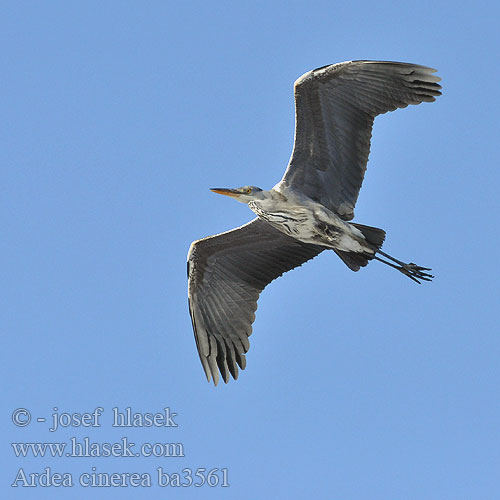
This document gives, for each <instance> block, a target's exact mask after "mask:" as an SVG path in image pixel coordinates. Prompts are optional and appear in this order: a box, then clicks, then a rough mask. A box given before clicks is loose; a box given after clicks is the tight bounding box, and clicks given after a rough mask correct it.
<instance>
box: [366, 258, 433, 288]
mask: <svg viewBox="0 0 500 500" xmlns="http://www.w3.org/2000/svg"><path fill="white" fill-rule="evenodd" d="M377 253H379V254H380V255H383V256H384V257H387V258H388V259H390V260H392V261H393V262H395V263H396V264H397V265H396V264H393V263H392V262H388V261H386V260H384V259H381V258H380V257H377V256H375V257H373V258H374V259H376V260H378V261H379V262H383V263H384V264H387V265H388V266H391V267H393V268H394V269H397V270H398V271H400V272H401V273H403V274H404V275H405V276H408V278H410V279H412V280H413V281H415V282H416V283H419V284H420V281H419V280H423V281H431V280H432V278H434V276H433V275H432V274H429V273H426V272H424V271H430V268H428V267H420V266H417V265H416V264H414V263H413V262H410V263H409V264H406V263H405V262H401V261H400V260H398V259H395V258H394V257H391V256H390V255H389V254H387V253H385V252H382V250H377Z"/></svg>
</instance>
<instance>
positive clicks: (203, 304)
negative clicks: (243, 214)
mask: <svg viewBox="0 0 500 500" xmlns="http://www.w3.org/2000/svg"><path fill="white" fill-rule="evenodd" d="M322 250H324V247H321V246H318V245H311V244H308V243H302V242H300V241H298V240H295V239H294V238H291V237H290V236H287V235H286V234H283V233H281V232H280V231H278V230H277V229H274V228H273V227H272V226H271V225H269V224H268V223H267V222H264V221H262V220H260V219H254V220H253V221H251V222H249V223H248V224H245V225H244V226H241V227H238V228H236V229H233V230H231V231H228V232H225V233H221V234H217V235H215V236H209V237H208V238H204V239H202V240H198V241H195V242H193V243H192V244H191V248H190V249H189V253H188V299H189V312H190V314H191V320H192V322H193V329H194V335H195V339H196V345H197V347H198V353H199V355H200V359H201V363H202V365H203V369H204V370H205V374H206V376H207V379H208V381H209V382H210V379H211V378H213V380H214V383H215V385H217V382H218V381H219V371H220V373H221V375H222V378H223V379H224V382H227V381H228V380H229V374H231V375H232V376H233V378H235V379H236V378H237V377H238V366H239V367H240V368H241V369H242V370H243V369H244V368H245V364H246V361H245V353H246V352H247V351H248V349H249V347H250V343H249V341H248V337H249V335H250V334H251V333H252V323H253V321H254V319H255V310H256V309H257V299H258V298H259V294H260V292H261V291H262V290H263V289H264V287H265V286H266V285H267V284H268V283H270V282H271V281H272V280H274V279H275V278H278V277H279V276H281V275H282V274H283V273H285V272H287V271H289V270H291V269H293V268H294V267H297V266H300V265H301V264H303V263H304V262H306V261H307V260H309V259H312V258H313V257H315V256H316V255H318V254H319V253H320V252H321V251H322Z"/></svg>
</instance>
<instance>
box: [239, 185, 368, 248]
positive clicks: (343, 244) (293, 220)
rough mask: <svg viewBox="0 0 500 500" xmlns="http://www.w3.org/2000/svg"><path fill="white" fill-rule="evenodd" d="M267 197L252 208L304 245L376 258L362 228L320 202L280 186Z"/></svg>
mask: <svg viewBox="0 0 500 500" xmlns="http://www.w3.org/2000/svg"><path fill="white" fill-rule="evenodd" d="M266 194H267V197H266V198H264V199H256V200H253V201H250V202H249V203H248V207H249V208H250V209H251V210H252V211H253V212H254V213H255V214H256V215H257V216H258V217H259V218H260V219H261V220H264V221H266V222H267V223H269V224H271V226H273V227H274V228H276V229H278V231H281V232H282V233H284V234H286V235H288V236H291V237H292V238H295V239H297V240H299V241H302V242H304V243H312V244H315V245H322V246H324V247H326V248H332V249H337V250H341V251H345V252H359V253H365V252H366V253H369V254H373V255H375V251H374V249H373V248H372V247H371V246H370V245H369V244H367V242H366V239H365V237H364V236H363V233H362V232H361V231H360V230H359V229H357V228H356V227H355V226H353V225H352V224H350V223H348V222H346V221H343V220H342V219H341V218H340V217H339V216H338V215H336V214H335V213H334V212H332V211H331V210H329V209H328V208H326V207H324V206H323V205H321V204H320V203H317V202H315V201H314V200H311V199H310V198H308V197H306V196H303V195H301V194H300V193H295V192H294V191H293V190H291V189H284V188H283V187H281V186H279V185H278V186H277V187H275V188H273V189H271V190H270V191H267V192H266Z"/></svg>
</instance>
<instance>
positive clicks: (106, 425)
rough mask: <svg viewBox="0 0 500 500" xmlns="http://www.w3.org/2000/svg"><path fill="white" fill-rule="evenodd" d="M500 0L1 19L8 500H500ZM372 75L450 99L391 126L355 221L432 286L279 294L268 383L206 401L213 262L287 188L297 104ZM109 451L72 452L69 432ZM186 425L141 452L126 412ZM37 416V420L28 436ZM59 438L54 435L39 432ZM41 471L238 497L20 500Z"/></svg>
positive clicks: (213, 6)
mask: <svg viewBox="0 0 500 500" xmlns="http://www.w3.org/2000/svg"><path fill="white" fill-rule="evenodd" d="M498 18H499V11H498V6H497V5H496V3H495V2H467V1H465V2H461V3H460V4H457V3H456V2H451V1H449V2H448V1H433V2H426V1H423V2H419V3H418V4H415V3H411V2H399V1H398V2H396V1H378V2H363V1H353V2H332V1H324V2H323V1H310V2H295V1H286V2H285V1H283V2H281V1H271V2H229V1H218V2H201V1H196V2H183V3H180V2H170V1H150V2H130V1H129V2H126V1H120V2H118V1H108V2H94V1H87V2H62V1H52V2H34V1H33V2H21V1H16V2H3V3H2V8H1V16H0V42H1V49H0V50H1V68H2V70H1V76H0V95H1V99H0V116H1V120H0V143H1V147H0V164H1V172H2V174H1V186H2V189H1V190H2V194H1V197H0V204H1V207H0V227H1V228H2V230H1V231H2V244H1V252H2V257H1V258H2V266H1V267H2V271H1V282H2V292H1V293H2V297H1V304H2V310H3V312H2V318H1V329H2V338H3V348H2V364H1V369H2V373H1V374H2V395H3V398H2V399H3V403H2V408H3V412H2V413H3V424H2V435H3V438H2V463H1V467H0V468H1V471H2V488H3V489H4V491H5V492H6V493H5V494H4V495H3V497H4V498H9V499H15V498H23V499H24V498H50V499H57V498H71V499H74V498H104V497H105V498H121V499H124V498H139V497H140V498H155V499H158V498H174V497H175V498H179V499H183V498H200V495H202V496H203V498H217V499H222V498H227V499H235V498H238V499H239V500H246V499H249V500H250V499H255V498H264V499H267V498H288V499H295V498H298V499H299V498H312V497H314V498H320V499H342V500H348V499H366V498H369V499H372V500H373V499H382V500H387V499H402V498H404V499H422V498H426V499H440V500H443V499H454V500H457V499H470V498H474V499H476V500H477V499H496V498H499V497H500V474H499V470H500V443H499V441H500V424H499V422H500V405H499V375H500V368H499V366H500V363H499V355H500V332H499V331H498V330H499V329H498V305H499V292H500V290H499V288H500V287H499V278H500V276H499V274H500V273H499V266H498V248H499V245H500V239H499V236H498V217H499V210H498V188H499V184H500V178H499V173H498V144H499V140H498V137H499V132H500V131H499V122H498V116H499V111H500V109H499V100H498V85H499V84H498V82H499V81H500V72H499V65H498V63H497V60H496V57H497V53H498V49H499V35H498ZM349 59H382V60H396V61H398V60H400V61H409V62H415V63H420V64H424V65H428V66H432V67H435V68H438V70H439V75H440V76H441V77H442V78H443V81H442V84H443V92H444V93H443V96H442V97H441V98H439V99H438V100H437V101H436V102H435V103H433V104H432V105H429V104H423V105H421V106H418V107H409V108H407V109H405V110H401V111H397V112H396V113H390V114H388V115H384V116H382V117H379V118H378V119H377V120H376V122H375V128H374V134H373V142H372V152H371V156H370V163H369V168H368V171H367V176H366V178H365V182H364V185H363V189H362V191H361V195H360V198H359V203H358V205H357V210H356V219H355V220H356V221H358V222H361V223H365V224H370V225H374V226H378V227H382V228H384V229H385V230H386V231H387V234H388V236H387V240H386V244H385V246H384V249H385V250H386V251H388V252H389V253H391V254H392V255H395V256H397V257H400V258H402V259H405V260H412V261H414V262H417V263H419V264H421V265H427V266H430V267H432V268H433V270H434V273H435V275H436V279H435V281H434V282H433V283H431V284H423V285H421V286H418V285H416V284H414V283H412V282H411V281H410V280H408V279H406V278H404V277H403V276H401V275H400V274H399V273H397V272H395V271H393V270H391V269H389V268H388V267H387V266H383V265H381V264H379V263H372V264H371V265H370V266H368V267H367V268H366V269H364V270H362V271H361V272H359V273H352V272H351V271H349V270H348V269H347V267H346V266H344V264H342V262H341V261H340V260H339V259H338V258H337V257H336V256H335V255H333V254H332V253H326V252H325V253H324V254H322V255H321V256H319V257H318V258H317V259H315V260H314V261H312V262H310V263H308V264H306V265H305V266H303V267H302V268H300V269H298V270H295V271H293V272H291V273H289V274H287V275H286V276H284V277H283V278H280V279H279V280H278V281H276V282H274V283H273V284H271V285H270V286H269V287H268V288H267V289H266V290H265V291H264V293H263V294H262V296H261V300H260V301H259V309H258V313H257V320H256V322H255V324H254V334H253V336H252V337H251V349H250V352H249V354H248V356H247V360H248V367H247V369H246V370H245V371H244V372H243V373H242V374H241V375H240V379H239V380H238V381H237V382H234V381H231V382H230V383H229V384H228V385H227V386H226V385H224V384H222V385H219V387H217V388H214V387H213V386H211V385H208V384H207V383H206V381H205V377H204V375H203V371H202V368H201V364H200V362H199V360H198V355H197V353H196V348H195V343H194V340H193V334H192V330H191V323H190V319H189V315H188V310H187V301H186V265H185V260H186V254H187V251H188V248H189V245H190V243H191V241H193V240H195V239H198V238H200V237H204V236H207V235H210V234H214V233H217V232H220V231H223V230H227V229H230V228H232V227H235V226H237V225H240V224H242V223H244V222H246V221H248V220H250V218H251V217H252V214H251V212H250V211H249V210H248V208H247V207H245V206H244V205H240V204H238V203H235V202H234V201H232V200H230V199H227V198H224V197H221V196H217V195H214V194H212V193H210V192H209V190H208V188H209V187H212V186H227V187H235V186H241V185H246V184H254V185H257V186H260V187H262V188H265V189H269V188H270V187H272V186H273V185H274V184H275V183H276V182H277V181H278V180H279V179H280V178H281V176H282V173H283V171H284V169H285V166H286V163H287V161H288V157H289V155H290V152H291V148H292V142H293V128H294V110H293V100H292V84H293V82H294V80H295V79H296V78H298V77H299V76H300V75H301V74H303V73H305V72H306V71H308V70H310V69H312V68H315V67H318V66H322V65H325V64H329V63H334V62H340V61H344V60H349ZM97 406H102V407H104V409H105V412H104V415H103V418H102V422H101V423H102V425H101V427H100V428H94V429H88V428H81V427H80V428H74V427H73V428H72V427H70V428H66V429H60V430H58V431H56V432H52V433H51V432H49V431H48V428H49V423H50V415H51V414H52V412H53V408H54V407H57V408H59V411H60V412H91V411H93V410H94V409H95V408H96V407H97ZM114 406H118V407H120V408H122V409H124V408H126V407H131V408H132V409H133V411H137V412H153V413H156V412H161V411H162V410H163V408H164V407H169V408H171V410H172V411H174V412H176V413H178V415H177V417H176V422H177V424H178V427H177V428H168V427H163V428H136V429H125V430H123V429H116V428H112V427H111V409H112V408H113V407H114ZM16 408H27V409H29V410H30V411H31V413H32V415H33V419H34V420H33V422H32V423H31V424H30V425H29V426H27V427H24V428H20V427H19V428H18V427H15V426H14V425H13V424H12V422H11V414H12V412H13V410H15V409H16ZM37 417H45V418H47V419H48V420H47V423H45V424H41V423H37V422H35V419H36V418H37ZM71 436H75V437H77V438H78V439H82V438H83V437H84V436H89V437H90V439H91V440H92V441H96V442H115V441H119V440H120V438H121V437H123V436H128V437H129V440H130V441H133V442H136V443H143V442H151V443H154V442H160V443H162V442H167V443H168V442H182V443H183V445H184V451H185V455H186V456H185V458H151V457H143V458H99V459H92V458H49V457H45V458H40V457H38V458H16V457H15V456H14V453H13V451H12V448H11V446H10V444H9V443H10V442H12V441H14V442H21V441H28V442H59V441H60V442H64V441H67V440H68V439H69V438H70V437H71ZM21 467H22V468H23V469H24V471H25V472H26V473H31V472H42V471H43V470H44V469H45V468H46V467H50V468H51V470H52V471H53V472H69V473H72V474H73V477H74V481H75V482H76V483H78V476H79V474H81V473H83V472H91V471H92V470H91V469H92V467H95V468H96V472H107V473H111V472H133V471H137V472H148V473H150V474H151V475H152V478H153V484H155V483H156V477H155V470H156V468H157V467H163V468H164V470H166V471H169V472H174V471H179V472H180V471H181V470H182V469H183V468H185V467H190V468H192V469H193V470H196V469H197V468H198V467H205V468H207V469H211V468H214V467H218V468H221V467H227V468H228V469H229V476H228V477H229V483H230V484H231V486H230V487H229V488H226V489H224V488H209V487H206V486H205V487H203V488H202V489H201V491H199V489H198V488H195V487H189V488H176V489H174V490H173V491H172V490H171V489H169V488H164V489H160V488H158V487H157V486H152V487H151V488H132V487H128V488H118V487H116V488H82V487H80V486H78V485H76V486H75V487H73V488H62V487H60V488H53V487H52V488H42V487H38V488H21V487H18V488H12V487H11V486H10V484H11V483H12V482H13V480H14V478H15V476H16V474H17V471H18V469H19V468H21Z"/></svg>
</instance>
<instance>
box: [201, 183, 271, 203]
mask: <svg viewBox="0 0 500 500" xmlns="http://www.w3.org/2000/svg"><path fill="white" fill-rule="evenodd" d="M210 191H212V192H214V193H217V194H223V195H225V196H231V198H234V199H235V200H238V201H240V202H241V203H248V202H250V201H253V200H263V199H264V198H265V193H266V191H263V190H262V189H260V188H258V187H255V186H243V187H240V188H236V189H228V188H211V189H210Z"/></svg>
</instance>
